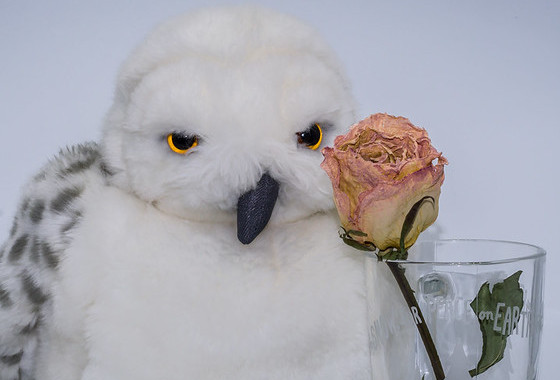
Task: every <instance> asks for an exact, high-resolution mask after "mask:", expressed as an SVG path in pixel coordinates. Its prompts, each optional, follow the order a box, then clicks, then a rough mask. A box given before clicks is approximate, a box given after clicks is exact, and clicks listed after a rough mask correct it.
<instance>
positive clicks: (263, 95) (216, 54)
mask: <svg viewBox="0 0 560 380" xmlns="http://www.w3.org/2000/svg"><path fill="white" fill-rule="evenodd" d="M353 109H354V103H353V99H352V96H351V94H350V89H349V85H348V82H347V80H346V78H345V76H344V74H343V72H342V70H341V67H340V65H339V63H338V61H337V59H336V57H335V56H334V54H333V53H332V51H331V50H330V48H329V47H328V46H327V45H326V44H325V43H324V42H323V40H322V39H321V38H319V36H318V35H317V34H316V32H315V31H314V30H313V29H311V28H310V27H309V26H307V25H304V24H302V23H301V22H299V21H298V20H296V19H294V18H292V17H289V16H286V15H283V14H278V13H276V12H273V11H269V10H264V9H261V8H253V7H234V8H216V9H207V10H202V11H198V12H196V13H192V14H188V15H186V16H182V17H179V18H176V19H173V20H171V21H169V22H167V23H165V24H163V25H162V26H160V27H159V28H157V29H156V30H155V31H154V32H153V33H152V34H151V35H149V36H148V38H147V39H146V41H145V42H144V43H143V44H141V45H140V46H139V47H138V48H137V49H136V50H135V51H134V52H133V53H132V55H131V56H130V58H129V59H128V60H127V61H126V62H125V64H124V65H123V67H122V69H121V72H120V75H119V78H118V84H117V91H116V96H115V101H114V104H113V106H112V108H111V110H110V112H109V114H108V117H107V119H106V125H105V129H104V136H103V142H102V145H103V150H104V156H105V160H106V163H107V164H108V166H109V168H110V169H111V170H112V171H113V172H114V176H113V179H112V181H113V183H114V184H115V185H116V186H119V187H120V188H122V189H124V190H126V191H128V192H130V193H133V194H135V195H136V196H137V197H139V198H140V199H142V200H144V201H146V202H149V203H152V204H153V205H154V206H155V207H157V208H159V209H160V210H162V211H163V212H166V213H171V214H174V215H176V216H179V217H182V218H185V219H190V220H200V221H234V220H235V219H236V218H237V214H238V210H239V211H241V210H242V209H243V210H245V211H243V213H245V214H247V215H245V216H243V218H248V219H252V218H255V219H263V218H264V219H266V220H264V224H266V222H267V221H268V216H266V215H265V216H264V217H263V215H262V213H261V211H260V210H264V211H263V212H264V213H265V214H266V212H267V211H271V212H272V215H271V217H270V221H269V223H285V222H291V221H295V220H298V219H301V218H305V217H308V216H309V215H312V214H314V213H317V212H321V211H324V210H328V209H331V208H332V207H333V202H332V189H331V185H330V181H329V179H328V177H327V175H326V174H325V173H324V172H323V170H322V169H321V168H320V163H321V161H322V155H321V149H322V148H323V147H324V146H326V145H332V142H333V139H334V137H335V136H337V135H339V134H342V133H344V132H345V130H346V129H347V127H348V126H349V125H350V124H351V123H352V122H353V121H354V114H353ZM255 194H256V196H253V195H255ZM276 194H277V196H276ZM240 198H242V199H245V200H244V201H240ZM244 202H245V203H244ZM267 205H268V206H267ZM267 207H268V210H267ZM247 210H248V211H247ZM255 213H256V214H255ZM244 222H247V220H245V221H244ZM238 223H239V222H238ZM251 223H252V222H251V220H249V224H251ZM256 223H257V224H259V223H260V224H263V220H260V221H259V222H256ZM262 227H264V225H262V226H261V227H258V228H257V229H259V228H262ZM259 231H260V230H258V231H256V232H255V233H253V235H255V236H256V234H258V232H259ZM252 238H254V236H250V237H244V238H242V237H241V236H240V240H242V241H243V242H244V243H248V242H249V241H250V240H252ZM244 240H245V241H244Z"/></svg>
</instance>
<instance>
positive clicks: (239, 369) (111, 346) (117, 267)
mask: <svg viewBox="0 0 560 380" xmlns="http://www.w3.org/2000/svg"><path fill="white" fill-rule="evenodd" d="M353 121H354V115H353V100H352V97H351V95H350V90H349V85H348V83H347V81H346V79H345V76H344V74H343V72H342V70H341V69H340V66H339V64H338V62H337V60H336V58H335V57H334V56H333V53H332V52H331V51H330V49H329V48H328V47H327V45H326V44H325V43H324V42H323V41H322V40H321V39H320V38H319V37H318V36H317V35H316V33H315V32H314V31H313V30H312V29H311V28H309V27H308V26H306V25H303V24H301V23H300V22H299V21H297V20H295V19H293V18H291V17H288V16H285V15H281V14H277V13H274V12H271V11H268V10H263V9H260V8H250V7H237V8H218V9H211V10H203V11H199V12H197V13H194V14H190V15H187V16H183V17H179V18H177V19H175V20H172V21H170V22H168V23H165V24H164V25H162V26H161V27H159V28H158V29H156V31H155V32H154V33H153V34H151V35H150V36H149V37H148V38H147V39H146V41H145V43H143V44H142V45H141V46H140V47H138V48H137V49H136V50H135V51H134V52H133V54H132V55H131V57H130V58H129V59H128V60H127V62H126V63H125V64H124V66H123V68H122V70H121V72H120V75H119V79H118V85H117V93H116V96H115V101H114V105H113V106H112V108H111V110H110V112H109V114H108V116H107V119H106V123H105V128H104V135H103V140H102V142H101V146H100V148H98V147H97V146H96V145H90V146H87V147H82V148H80V149H78V150H77V151H76V152H74V153H75V154H70V155H69V157H70V158H69V159H65V158H64V157H65V155H63V156H62V157H60V158H58V159H57V160H56V162H55V164H50V165H48V166H47V168H46V169H45V171H43V173H42V175H41V176H40V178H39V177H38V178H37V179H35V180H33V181H32V182H31V184H30V187H29V190H28V192H27V193H28V195H26V197H27V198H28V201H29V200H30V201H29V202H31V203H32V204H34V205H35V206H32V207H31V209H30V206H26V207H22V208H21V210H20V213H19V214H18V219H17V220H16V224H15V226H14V231H13V233H12V235H11V238H10V240H9V241H8V242H7V244H6V246H5V247H4V249H3V252H2V256H0V257H1V260H2V261H1V262H0V264H1V265H0V286H1V287H0V301H1V302H2V305H0V337H1V338H2V341H1V342H0V359H2V360H3V361H4V362H5V363H7V362H10V363H11V364H10V365H1V364H0V378H1V379H2V380H4V379H7V380H10V379H16V378H18V377H22V378H24V379H26V378H33V377H35V378H40V379H42V380H49V379H52V380H54V379H56V380H76V379H82V380H100V379H125V380H126V379H134V380H141V379H168V380H169V379H225V378H232V379H245V380H251V379H263V378H266V379H364V380H365V379H371V376H372V371H371V368H370V358H369V350H368V323H367V318H366V315H367V312H368V311H367V310H366V302H365V274H364V262H363V257H362V256H361V254H359V253H357V252H355V251H353V250H352V249H349V248H348V247H345V246H344V245H343V244H342V242H341V240H340V239H339V238H338V235H337V229H338V222H337V218H336V216H335V214H334V213H333V204H332V193H331V185H330V181H329V179H328V177H327V176H326V174H325V173H324V172H323V171H322V169H321V168H320V166H319V164H320V162H321V161H322V156H321V154H320V150H316V151H312V150H309V149H307V148H306V147H302V146H300V145H298V142H297V138H296V133H297V132H301V131H303V130H305V129H306V128H307V127H308V126H309V125H310V124H312V123H316V122H318V123H320V124H321V125H322V126H323V130H324V138H323V143H322V146H326V145H330V144H332V141H333V139H334V137H335V136H336V135H338V134H341V133H343V132H344V130H345V128H346V127H347V126H349V125H350V124H352V122H353ZM171 132H185V133H188V134H192V135H197V136H199V145H198V146H197V147H195V148H193V149H192V150H191V151H190V152H189V153H187V154H186V155H178V154H176V153H174V152H172V151H171V150H170V149H169V147H168V146H167V142H166V140H165V136H167V135H168V134H169V133H171ZM265 172H266V173H269V174H270V176H272V177H274V178H275V179H276V180H277V181H278V182H279V183H280V194H279V198H278V202H277V204H276V206H275V208H274V212H273V215H272V218H271V220H270V222H269V224H268V226H267V227H266V228H265V230H264V231H263V232H262V233H261V234H260V235H259V236H258V237H257V238H256V240H255V241H253V243H251V244H250V245H242V244H241V243H240V242H239V241H238V240H237V238H236V233H235V216H236V202H237V200H238V198H239V196H240V195H241V194H243V193H245V192H246V191H248V190H250V189H252V188H253V187H254V186H255V185H256V183H257V181H258V180H259V178H260V177H261V175H262V174H263V173H265ZM41 184H42V185H41ZM69 188H70V189H71V188H74V189H79V191H76V192H74V193H72V192H71V191H70V192H68V191H67V190H68V189H69ZM65 191H66V192H65ZM53 198H54V199H53ZM57 200H58V201H59V202H58V203H57ZM63 201H64V202H63ZM41 202H42V203H43V204H44V205H45V206H44V207H43V208H41V207H39V206H40V204H41ZM18 241H19V243H18ZM35 241H37V242H40V244H39V243H37V244H35ZM23 243H25V244H23ZM18 244H19V245H18ZM41 244H42V245H41ZM39 246H45V247H50V248H52V250H51V251H52V252H50V251H49V250H47V249H46V248H45V249H43V250H42V251H41V250H40V249H39V248H37V247H39ZM50 253H52V254H53V255H51V256H49V254H50ZM33 254H35V255H36V256H37V257H40V259H37V260H34V259H33ZM49 257H50V259H51V260H55V261H56V262H49V261H48V259H49ZM53 257H54V259H53ZM374 270H375V271H380V273H383V272H384V271H382V270H381V268H376V269H374ZM26 275H27V276H28V278H27V282H26V277H25V276H26ZM384 275H385V273H383V274H382V275H380V277H378V276H374V281H379V284H378V285H379V286H382V285H381V283H382V281H383V279H382V277H383V276H384ZM375 286H377V285H375ZM388 293H391V290H388ZM41 295H42V296H44V299H39V298H37V297H38V296H41ZM390 296H391V297H392V296H394V294H392V293H391V294H390ZM390 296H389V294H385V295H381V296H380V301H379V309H377V310H375V313H378V314H379V315H380V318H381V316H383V315H386V316H387V317H386V320H388V321H392V322H391V323H395V324H398V323H400V320H398V319H397V318H394V317H393V314H395V313H394V307H395V306H394V305H395V302H394V301H388V299H389V298H390ZM39 301H40V302H39ZM9 303H11V304H14V303H15V304H16V305H18V306H17V307H19V308H20V309H21V308H24V309H25V310H26V311H24V312H23V314H22V315H23V317H22V318H23V319H22V320H16V319H17V317H16V316H17V315H18V314H17V310H19V309H14V308H12V307H13V305H8V304H9ZM4 304H6V305H8V306H6V305H4ZM396 304H398V302H397V303H396ZM383 308H386V309H383ZM389 311H390V312H389ZM370 312H371V310H370ZM391 312H392V313H391ZM401 314H403V315H405V314H406V313H401ZM25 318H27V319H28V320H27V319H25ZM24 319H25V320H24ZM33 320H40V324H35V325H33V323H32V322H33ZM15 325H18V326H19V329H20V330H21V328H23V327H25V326H28V330H33V331H32V332H33V335H29V336H32V337H33V338H29V336H28V337H27V338H25V337H23V333H21V334H19V335H17V334H15V333H14V334H15V335H14V334H12V335H9V334H8V333H7V331H9V329H13V328H14V326H15ZM20 330H17V331H20ZM14 331H15V330H14ZM7 337H11V338H13V339H14V341H13V342H12V341H10V342H11V343H10V342H8V341H7V340H6V339H7ZM18 339H19V340H18ZM7 342H8V343H7ZM383 343H385V344H387V349H388V350H393V351H388V352H394V351H395V350H397V349H399V347H400V346H399V345H398V344H396V345H395V344H394V342H392V339H390V338H387V341H386V342H383ZM36 347H38V350H35V348H36ZM20 352H21V355H20ZM20 356H21V357H20ZM378 359H379V358H378ZM12 362H13V363H12ZM374 362H375V363H376V365H379V366H383V365H384V364H383V363H384V362H385V359H383V360H381V361H379V360H377V361H374ZM14 363H15V364H14ZM379 363H381V364H379ZM383 371H385V369H383V368H377V369H376V368H374V371H373V373H374V374H375V373H383ZM374 378H375V377H374Z"/></svg>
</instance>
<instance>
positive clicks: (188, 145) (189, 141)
mask: <svg viewBox="0 0 560 380" xmlns="http://www.w3.org/2000/svg"><path fill="white" fill-rule="evenodd" d="M167 144H168V145H169V148H171V150H172V151H173V152H175V153H178V154H186V153H187V152H188V151H189V150H191V149H192V148H194V147H195V146H197V145H198V137H197V136H195V135H187V134H184V133H180V132H173V133H170V134H169V135H167Z"/></svg>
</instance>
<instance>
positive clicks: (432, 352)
mask: <svg viewBox="0 0 560 380" xmlns="http://www.w3.org/2000/svg"><path fill="white" fill-rule="evenodd" d="M386 263H387V265H388V266H389V269H391V272H392V273H393V276H394V277H395V280H397V283H398V284H399V288H400V289H401V293H402V294H403V296H404V299H405V300H406V303H407V304H408V308H409V309H410V311H411V313H412V315H413V317H414V319H415V324H416V327H417V328H418V333H419V334H420V337H421V338H422V342H423V343H424V347H426V352H427V353H428V357H429V358H430V362H431V363H432V368H433V369H434V375H435V377H436V379H437V380H443V379H445V373H444V372H443V367H442V365H441V360H440V359H439V355H438V353H437V350H436V346H435V344H434V340H433V339H432V335H431V334H430V330H429V329H428V326H427V325H426V323H425V319H424V316H423V315H422V311H421V310H420V306H418V302H417V301H416V298H415V297H414V291H413V290H412V288H411V287H410V284H409V283H408V280H407V279H406V276H405V275H404V269H402V268H401V267H400V266H399V264H398V263H395V262H390V261H386ZM412 308H415V312H414V311H413V309H412ZM418 319H419V321H418Z"/></svg>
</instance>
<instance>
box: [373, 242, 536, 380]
mask: <svg viewBox="0 0 560 380" xmlns="http://www.w3.org/2000/svg"><path fill="white" fill-rule="evenodd" d="M408 257H409V260H407V261H395V262H397V263H398V264H399V265H400V267H401V268H402V269H404V271H405V276H406V278H407V280H408V282H409V284H410V286H411V288H412V289H413V291H414V296H415V298H416V300H417V302H418V306H419V308H420V310H421V312H422V314H423V318H424V320H425V323H426V325H427V326H428V329H429V331H430V334H431V336H432V338H433V341H434V343H435V346H436V348H437V352H438V355H439V357H440V360H441V363H442V366H443V369H444V372H445V375H446V377H445V378H446V379H450V380H467V379H479V380H483V379H500V380H534V379H537V378H538V357H539V345H540V340H541V331H542V326H543V286H544V265H545V251H544V250H543V249H541V248H539V247H536V246H532V245H528V244H522V243H514V242H505V241H490V240H440V241H431V242H418V243H417V244H416V245H415V246H413V247H412V248H411V249H410V250H409V256H408ZM367 262H368V264H367V265H368V273H370V275H369V276H368V281H369V286H368V302H369V305H368V310H369V312H368V313H369V323H370V348H371V354H372V366H373V367H374V368H373V371H374V378H375V379H376V377H375V372H376V368H375V367H376V366H377V367H379V357H381V356H383V355H381V354H380V352H379V350H384V349H385V348H384V347H383V345H380V344H377V343H378V342H379V337H380V336H381V335H382V334H387V332H386V331H381V330H380V329H382V328H384V327H383V326H384V325H383V324H380V323H379V319H378V318H379V313H377V314H376V313H373V312H372V310H376V308H378V307H379V305H377V304H376V303H378V302H379V296H378V295H376V294H375V292H376V291H379V288H380V285H379V284H378V283H377V284H375V285H373V283H374V281H375V280H374V279H373V278H372V276H375V273H379V268H374V267H373V266H379V265H387V264H386V263H384V262H378V260H377V258H375V257H372V258H370V259H368V261H367ZM519 271H520V272H519ZM383 280H384V281H386V282H391V281H393V282H394V283H393V284H388V285H387V286H389V287H390V286H394V287H397V283H396V281H395V280H394V278H391V277H387V278H384V279H383ZM517 283H518V284H519V285H518V286H517ZM500 284H501V285H500ZM506 284H507V285H506ZM512 285H515V286H514V288H516V289H519V288H520V289H521V290H522V299H523V301H522V304H519V303H517V304H515V302H513V301H512V300H513V298H515V297H513V295H512V293H516V292H517V293H516V294H521V292H519V290H514V291H512V290H511V286H512ZM483 286H485V289H486V290H489V291H490V295H488V293H487V292H484V291H483V292H482V293H480V294H484V296H483V295H480V296H479V291H481V288H482V287H483ZM504 289H505V290H504ZM396 294H397V293H395V295H396ZM398 294H400V293H398ZM395 295H393V297H395ZM477 296H478V297H477ZM401 297H402V296H401ZM483 297H486V298H485V301H484V302H483V301H482V298H483ZM520 297H521V296H519V297H518V298H517V299H518V300H519V299H520ZM488 299H490V301H488V302H486V301H487V300H488ZM400 301H402V302H403V303H404V298H402V299H401V300H400ZM473 301H474V302H473ZM407 310H408V309H407V308H402V312H404V313H407ZM405 322H406V320H405ZM409 322H410V326H407V327H406V328H403V329H402V330H396V331H392V332H391V334H392V338H393V339H394V340H396V341H398V342H399V343H400V347H402V348H403V352H402V356H400V355H399V356H400V358H401V359H399V358H395V357H391V358H390V359H384V360H385V363H386V365H387V366H391V367H394V366H395V365H398V366H399V367H401V368H399V370H398V371H396V370H394V369H391V368H389V369H388V370H387V369H386V370H385V371H386V375H385V376H386V380H403V379H402V378H400V377H402V376H403V373H407V374H411V375H410V376H411V377H408V376H407V379H408V378H411V379H413V380H415V379H418V380H421V379H424V380H432V379H435V377H434V376H435V375H434V373H433V369H432V366H431V363H430V360H429V359H428V356H427V354H426V349H425V346H424V344H423V342H422V340H421V339H420V337H419V334H418V332H417V331H416V328H415V324H414V323H415V322H419V320H418V319H416V318H415V315H414V313H413V312H412V313H409ZM420 323H421V322H420ZM482 326H484V327H482ZM408 328H410V330H407V329H408ZM483 330H485V334H486V336H487V339H486V343H484V342H483ZM376 342H377V343H376ZM500 344H502V345H503V348H502V349H501V350H497V353H496V352H494V351H493V350H495V348H496V347H498V346H499V345H500ZM484 345H486V348H485V349H483V347H484ZM406 349H409V350H411V353H410V354H409V355H408V356H407V354H406V352H404V351H406ZM483 351H485V352H483ZM500 352H503V357H502V358H500V356H501V355H500ZM384 355H385V357H387V354H386V353H385V354H384ZM391 355H392V356H396V355H394V354H391ZM397 355H398V354H397ZM482 357H484V358H485V360H484V361H483V362H482V363H481V364H480V365H479V361H480V360H481V358H482ZM489 361H490V362H491V363H493V362H495V364H493V365H492V366H490V367H488V362H489ZM395 363H397V364H395ZM405 367H406V368H408V369H409V370H408V371H404V370H403V368H405ZM486 367H487V368H486ZM482 369H484V370H483V371H482ZM469 371H470V372H469ZM392 373H398V375H392ZM397 376H399V377H397Z"/></svg>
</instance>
